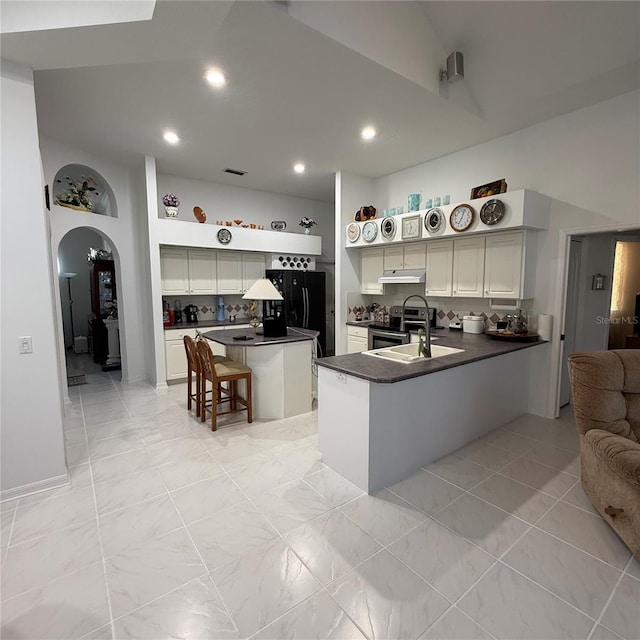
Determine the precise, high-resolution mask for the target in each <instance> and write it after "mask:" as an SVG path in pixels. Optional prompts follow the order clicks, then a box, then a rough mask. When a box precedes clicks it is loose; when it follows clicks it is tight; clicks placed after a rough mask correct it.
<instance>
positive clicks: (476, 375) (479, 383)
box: [318, 332, 548, 493]
mask: <svg viewBox="0 0 640 640" xmlns="http://www.w3.org/2000/svg"><path fill="white" fill-rule="evenodd" d="M439 336H441V337H439V339H438V340H437V342H434V343H433V344H434V345H436V344H437V345H442V346H446V347H452V348H455V349H462V350H463V351H462V352H460V353H455V354H453V355H447V356H443V357H440V358H433V359H429V360H427V359H424V360H423V361H420V362H417V363H411V364H405V363H400V362H391V361H389V360H385V359H381V358H377V357H375V356H369V355H365V354H362V353H354V354H349V355H343V356H334V357H331V358H322V359H320V360H318V437H319V446H320V451H321V453H322V461H323V462H324V463H325V464H327V465H328V466H329V467H331V468H333V469H334V470H335V471H337V472H338V473H340V474H341V475H343V476H344V477H345V478H347V479H349V480H350V481H351V482H353V483H354V484H356V485H357V486H358V487H360V488H361V489H363V490H364V491H367V492H368V493H375V492H376V491H378V490H379V489H382V488H383V487H385V486H389V485H391V484H394V483H396V482H399V481H400V480H403V479H404V478H406V477H407V476H409V475H410V474H411V473H412V472H413V471H415V470H417V469H418V468H420V467H421V466H423V465H425V464H428V463H429V462H432V461H433V460H436V459H437V458H440V457H442V456H444V455H446V454H448V453H450V452H451V451H454V450H455V449H458V448H459V447H462V446H464V445H465V444H467V443H468V442H470V441H472V440H474V439H476V438H478V437H480V436H482V435H484V434H486V433H488V432H489V431H492V430H493V429H495V428H496V427H499V426H501V425H503V424H506V423H508V422H510V421H511V420H514V419H515V418H517V417H518V416H520V415H522V414H524V413H527V412H528V411H529V407H530V397H529V394H530V377H531V371H532V369H533V368H534V366H535V364H536V361H537V359H538V358H539V357H540V356H541V355H542V352H543V351H545V350H546V349H547V348H548V347H545V346H544V345H546V344H547V343H546V342H544V341H542V340H538V341H536V342H503V341H498V340H493V339H491V338H489V337H487V336H485V335H475V334H469V333H459V332H447V333H446V334H439ZM416 348H417V345H416Z"/></svg>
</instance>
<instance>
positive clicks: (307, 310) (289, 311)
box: [267, 269, 327, 356]
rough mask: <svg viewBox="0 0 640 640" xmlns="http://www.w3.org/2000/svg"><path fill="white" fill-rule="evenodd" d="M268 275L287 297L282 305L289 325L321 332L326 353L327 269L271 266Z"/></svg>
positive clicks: (321, 341)
mask: <svg viewBox="0 0 640 640" xmlns="http://www.w3.org/2000/svg"><path fill="white" fill-rule="evenodd" d="M267 278H269V280H271V282H273V284H274V285H275V286H276V289H278V291H280V293H281V294H282V297H283V298H284V300H283V301H282V305H283V307H284V317H285V319H286V321H287V326H289V327H302V328H303V329H312V330H314V331H319V332H320V335H319V336H318V345H319V346H320V349H321V352H320V353H319V354H318V356H321V355H326V353H327V351H326V348H327V328H326V301H325V298H326V295H325V274H324V272H322V271H279V270H276V269H267ZM276 304H277V303H276Z"/></svg>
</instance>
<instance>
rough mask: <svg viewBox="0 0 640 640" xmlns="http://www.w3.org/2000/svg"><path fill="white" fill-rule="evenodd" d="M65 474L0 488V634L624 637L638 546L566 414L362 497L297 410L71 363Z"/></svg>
mask: <svg viewBox="0 0 640 640" xmlns="http://www.w3.org/2000/svg"><path fill="white" fill-rule="evenodd" d="M88 377H89V382H90V383H89V384H87V385H83V386H80V387H73V388H71V389H70V394H71V398H72V401H73V404H72V407H71V411H70V414H69V416H68V418H67V422H66V441H67V455H68V461H69V465H70V472H71V486H70V487H64V488H61V489H57V490H53V491H49V492H46V493H42V494H38V495H34V496H30V497H26V498H23V499H20V500H15V501H11V502H5V503H3V504H2V505H1V506H2V511H1V515H2V537H1V541H2V545H1V553H2V634H1V635H2V638H4V639H6V640H8V639H9V638H21V639H27V638H29V639H36V638H37V639H44V638H65V639H68V638H93V639H96V640H97V639H100V640H104V639H107V638H109V639H112V638H118V639H119V638H136V639H144V638H149V639H151V638H153V639H164V638H166V639H169V638H189V639H190V640H193V639H196V638H248V637H251V638H256V639H258V638H260V639H276V638H277V639H280V638H336V639H337V638H370V639H373V638H384V639H398V638H421V639H423V640H427V639H430V640H447V639H450V640H453V639H459V638H482V639H485V638H497V639H505V640H506V639H509V640H511V639H516V638H523V639H525V638H527V639H532V640H533V639H539V638H549V639H551V638H558V639H560V638H562V639H565V638H590V639H591V640H605V639H609V640H611V639H619V638H625V639H627V640H637V639H638V638H640V563H639V562H637V561H636V560H633V559H632V558H631V555H630V553H629V551H628V550H627V548H626V547H625V546H624V545H623V544H622V543H621V542H620V540H619V539H618V538H617V537H616V535H615V534H614V533H613V532H612V531H611V529H610V528H609V527H608V526H607V525H606V524H605V523H604V522H603V521H602V520H601V519H600V518H599V517H598V516H597V515H595V513H594V512H593V510H592V508H591V507H590V505H589V502H588V500H587V499H586V497H585V496H584V494H583V493H582V490H581V488H580V484H579V479H578V474H579V464H578V456H577V450H578V438H577V435H576V431H575V429H574V427H573V425H572V419H571V415H570V414H569V413H566V414H563V417H562V418H561V419H560V420H558V421H547V420H542V419H539V418H535V417H532V416H524V417H522V418H520V419H518V420H516V421H515V422H513V423H511V424H509V425H507V426H505V427H504V428H502V429H498V430H496V431H494V432H492V433H491V434H489V435H487V436H486V437H484V438H482V439H481V440H480V441H476V442H474V443H471V444H469V445H467V446H466V447H464V448H462V449H460V450H458V451H457V452H455V453H454V454H452V455H450V456H447V457H446V458H444V459H441V460H439V461H437V462H435V463H433V464H431V465H428V466H426V467H425V468H424V469H423V470H420V471H418V472H417V473H415V474H414V475H413V476H412V477H410V478H408V479H407V480H405V481H404V482H401V483H399V484H397V485H395V486H392V487H389V488H388V489H385V490H384V491H381V492H380V493H379V494H377V495H376V496H368V495H365V494H363V493H362V491H360V490H359V489H357V488H356V487H354V486H353V485H351V484H350V483H349V482H347V481H345V480H344V479H343V478H341V477H340V476H338V475H337V474H336V473H334V472H332V471H331V470H330V469H328V468H326V467H325V466H324V465H323V464H322V462H321V457H320V454H319V452H318V447H317V433H316V430H317V426H316V415H315V413H311V414H307V415H304V416H300V417H298V418H294V419H289V420H283V421H275V422H268V423H259V422H256V423H254V424H253V425H251V426H249V425H247V424H246V423H241V422H238V423H237V424H232V423H225V426H224V427H223V428H221V429H220V430H219V431H218V432H217V433H212V432H211V431H209V429H208V428H207V427H205V426H204V425H202V424H201V423H200V422H198V421H196V420H195V419H194V418H193V417H190V416H189V415H188V414H187V412H186V410H185V408H184V398H183V394H184V387H183V386H180V387H173V388H172V389H170V390H169V391H167V392H164V393H160V392H158V393H156V391H154V390H153V389H152V388H151V387H149V386H148V385H146V384H131V385H127V384H122V383H121V382H119V381H118V380H117V378H116V376H115V375H113V374H111V375H109V374H93V375H89V376H88Z"/></svg>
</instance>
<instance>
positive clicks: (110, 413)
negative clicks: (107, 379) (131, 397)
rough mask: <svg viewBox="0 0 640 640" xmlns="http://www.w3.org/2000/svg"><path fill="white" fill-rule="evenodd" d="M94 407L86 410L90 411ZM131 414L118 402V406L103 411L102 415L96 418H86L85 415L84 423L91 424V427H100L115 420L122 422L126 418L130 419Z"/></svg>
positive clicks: (90, 406)
mask: <svg viewBox="0 0 640 640" xmlns="http://www.w3.org/2000/svg"><path fill="white" fill-rule="evenodd" d="M95 406H96V405H89V407H88V409H89V410H91V408H92V407H95ZM130 417H131V414H130V413H129V412H128V411H127V410H126V409H125V407H124V405H123V404H122V403H121V402H120V403H119V404H118V406H114V407H113V408H111V409H109V410H107V411H105V412H104V413H102V414H99V415H96V416H87V415H86V413H85V418H84V419H85V422H87V423H91V424H92V425H94V426H95V425H100V424H105V423H107V422H115V421H116V420H124V419H126V418H130Z"/></svg>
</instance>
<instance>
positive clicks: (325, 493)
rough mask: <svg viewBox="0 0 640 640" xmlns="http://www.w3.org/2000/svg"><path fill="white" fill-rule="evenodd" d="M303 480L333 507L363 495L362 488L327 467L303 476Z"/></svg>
mask: <svg viewBox="0 0 640 640" xmlns="http://www.w3.org/2000/svg"><path fill="white" fill-rule="evenodd" d="M304 481H305V482H306V483H307V484H308V485H311V487H313V489H315V490H316V491H317V492H318V493H319V494H320V495H321V496H322V497H323V498H324V499H325V500H327V502H329V504H330V505H331V506H333V507H339V506H340V505H341V504H344V503H345V502H349V500H353V499H354V498H357V497H359V496H362V495H364V491H362V489H360V488H359V487H356V485H355V484H352V483H351V482H349V480H347V479H346V478H343V477H342V476H341V475H340V474H339V473H336V472H335V471H333V470H332V469H329V468H327V469H322V470H321V471H317V472H316V473H312V474H311V475H308V476H305V479H304Z"/></svg>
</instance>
